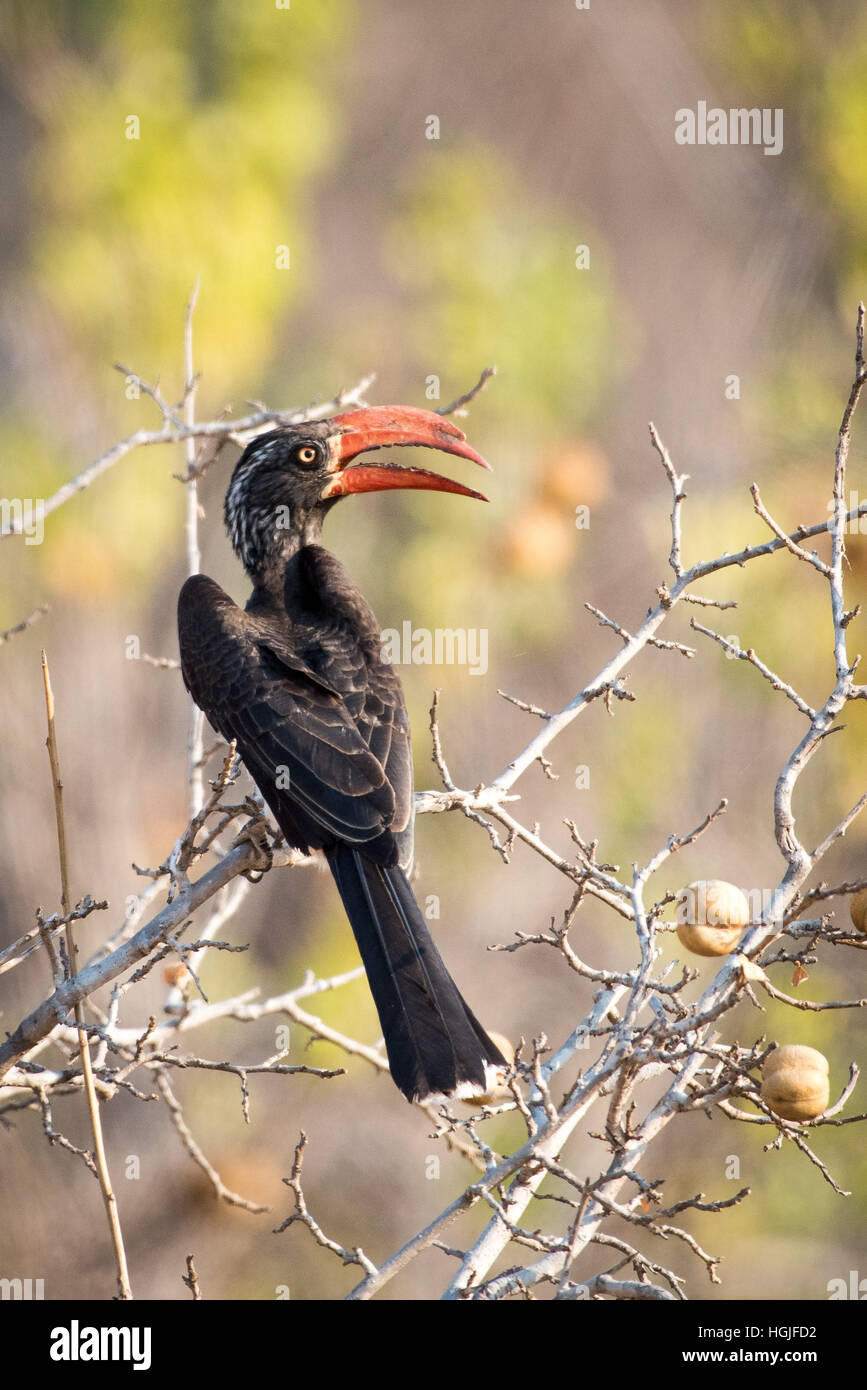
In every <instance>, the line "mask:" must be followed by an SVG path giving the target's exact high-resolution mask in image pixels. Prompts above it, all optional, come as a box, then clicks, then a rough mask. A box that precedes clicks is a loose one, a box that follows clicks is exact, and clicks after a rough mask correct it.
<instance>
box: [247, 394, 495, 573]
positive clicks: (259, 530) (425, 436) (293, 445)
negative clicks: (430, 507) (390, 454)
mask: <svg viewBox="0 0 867 1390" xmlns="http://www.w3.org/2000/svg"><path fill="white" fill-rule="evenodd" d="M389 444H401V445H414V446H422V447H424V448H428V449H439V450H440V451H441V452H442V453H446V454H457V455H459V457H461V458H465V459H469V460H470V461H471V462H472V463H477V464H479V465H480V467H482V468H489V467H490V465H489V464H487V463H486V462H485V460H484V459H483V458H482V456H481V455H480V454H477V453H476V451H475V449H471V448H470V446H469V445H468V444H467V442H466V435H465V434H464V433H463V431H462V430H459V429H458V427H457V425H454V424H452V422H451V421H450V420H447V419H445V418H444V417H443V416H442V415H437V414H436V413H435V412H433V411H430V410H419V409H417V408H416V407H414V406H404V405H384V406H375V407H370V408H364V409H361V410H352V411H349V412H348V413H346V414H344V415H335V416H333V417H332V419H330V420H317V421H307V422H305V423H304V424H299V425H280V426H279V427H278V428H277V429H274V430H269V432H268V433H267V434H260V435H258V436H257V437H256V438H255V439H254V440H253V441H252V442H251V443H250V444H248V445H247V447H246V449H245V450H244V452H243V454H242V455H241V457H240V459H239V460H238V462H237V464H236V466H235V471H234V473H233V474H232V480H231V482H230V483H229V488H228V491H227V492H226V502H225V507H224V516H225V521H226V529H227V531H228V532H229V535H230V537H231V540H232V545H233V546H234V548H235V551H236V552H237V554H238V556H239V557H240V559H241V560H242V561H243V563H244V566H245V568H246V569H247V571H248V572H249V573H250V574H256V573H258V571H259V570H261V568H262V567H263V565H265V564H266V563H267V562H268V561H269V560H273V559H274V558H278V557H280V556H282V555H284V554H290V553H292V552H293V551H294V550H296V549H298V547H299V546H301V545H306V544H310V543H312V542H315V541H317V540H318V538H319V535H320V532H321V529H322V522H323V520H324V518H325V515H326V513H327V512H328V511H329V510H330V509H331V507H333V506H334V503H335V502H337V501H338V500H339V499H340V498H341V497H346V496H348V495H349V494H350V493H353V492H384V491H386V490H387V489H390V488H420V489H424V490H427V491H433V492H454V493H457V494H458V495H459V496H461V497H475V498H478V499H479V501H482V502H484V501H486V500H487V499H486V498H485V497H483V496H482V494H481V493H480V492H474V491H473V490H472V488H468V487H464V486H463V484H462V483H456V482H454V481H453V480H452V479H451V478H444V477H442V476H441V475H440V474H438V473H431V472H428V470H427V469H424V468H408V467H402V466H400V465H399V464H371V463H355V462H354V460H355V459H357V458H358V457H359V455H360V454H365V453H367V452H368V451H369V450H371V449H382V448H384V447H385V446H386V445H389Z"/></svg>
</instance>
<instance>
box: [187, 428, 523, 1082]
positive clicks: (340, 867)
mask: <svg viewBox="0 0 867 1390" xmlns="http://www.w3.org/2000/svg"><path fill="white" fill-rule="evenodd" d="M389 444H414V445H426V446H427V447H428V448H432V449H440V450H442V451H443V452H445V453H450V454H458V455H460V457H462V458H466V459H470V460H471V461H472V462H474V463H478V464H481V465H482V467H485V468H487V467H488V464H486V463H485V461H484V459H483V458H481V457H480V456H479V455H478V454H477V453H476V452H475V451H474V450H473V449H471V448H470V447H469V445H468V444H467V443H466V436H465V435H464V434H463V433H462V431H461V430H459V429H458V428H457V426H456V425H453V424H452V423H451V422H450V421H448V420H445V419H443V417H442V416H440V415H436V414H433V413H432V412H430V411H427V410H418V409H414V408H411V407H406V406H383V407H380V408H376V409H361V410H354V411H351V412H349V413H347V414H344V415H336V416H334V418H333V419H330V420H323V421H320V422H316V423H311V422H308V423H305V424H302V425H281V426H280V427H279V428H277V429H274V430H271V431H270V432H269V433H267V434H262V435H259V436H258V437H257V438H256V439H254V440H253V441H252V443H251V444H248V446H247V448H246V449H245V450H244V452H243V454H242V455H241V458H240V459H239V461H238V463H237V465H236V467H235V471H234V473H233V474H232V479H231V482H230V484H229V489H228V491H227V493H226V502H225V513H224V514H225V521H226V528H227V530H228V532H229V535H230V537H231V540H232V545H233V547H234V549H235V551H236V553H237V554H238V556H239V558H240V559H241V560H242V561H243V564H244V567H245V569H246V571H247V574H248V575H249V577H250V579H251V580H252V583H253V586H254V587H253V593H252V594H251V596H250V599H249V601H248V603H247V606H246V608H245V609H244V610H241V609H240V608H238V606H237V605H236V604H235V603H234V602H233V601H232V599H231V598H229V596H228V594H226V593H225V592H224V590H223V589H221V588H220V586H219V584H216V583H215V582H214V580H213V579H208V578H207V576H205V575H201V574H198V575H194V576H193V577H192V578H190V579H188V580H187V581H186V583H185V584H184V586H183V588H182V590H181V594H180V599H179V603H178V628H179V636H180V650H181V666H182V670H183V676H184V681H185V683H186V686H187V689H188V690H189V692H190V694H191V695H192V697H193V699H194V700H195V701H196V704H197V705H199V706H200V708H201V709H203V710H204V712H205V714H206V715H207V716H208V719H209V720H210V722H211V724H212V725H213V726H214V728H215V729H216V730H217V731H218V732H219V733H221V734H222V735H223V737H224V738H225V739H228V740H232V739H235V740H237V748H238V752H239V753H240V755H241V757H242V758H243V761H244V763H245V765H246V767H247V770H248V772H249V773H250V775H251V777H252V778H253V780H254V782H255V783H256V785H257V786H258V788H259V790H260V791H261V793H262V795H263V797H264V798H265V800H266V801H267V803H268V805H269V806H270V808H271V810H272V811H273V813H274V816H275V817H276V819H277V822H278V824H279V826H280V828H281V830H282V831H283V834H284V835H285V837H286V839H287V841H288V843H289V844H290V845H293V846H295V847H296V848H298V849H300V850H304V851H308V850H311V849H321V850H322V851H323V853H324V855H325V858H326V859H327V861H328V865H329V867H330V869H331V872H332V874H333V875H334V878H335V880H336V882H337V887H338V890H339V892H340V896H341V898H342V899H343V905H344V907H345V908H346V912H347V915H348V917H349V920H350V923H351V924H352V929H353V931H354V933H355V939H356V941H357V942H358V947H359V950H360V952H361V958H362V960H363V962H364V967H365V970H366V971H367V978H368V981H369V983H370V988H371V991H372V993H373V998H374V1002H375V1004H376V1008H377V1012H378V1014H379V1019H380V1023H381V1025H382V1031H383V1035H384V1037H385V1045H386V1049H387V1051H388V1060H389V1064H390V1066H391V1073H392V1076H393V1078H394V1081H395V1083H396V1084H397V1086H399V1087H400V1089H401V1091H402V1092H403V1093H404V1095H405V1096H406V1097H407V1098H408V1099H409V1100H414V1099H416V1098H418V1099H422V1098H424V1097H425V1096H427V1095H430V1094H432V1093H440V1094H445V1095H455V1094H458V1095H460V1094H470V1093H472V1092H473V1091H479V1090H482V1091H483V1090H485V1089H486V1088H488V1087H489V1085H490V1082H491V1080H492V1075H491V1071H490V1069H491V1068H497V1067H501V1066H504V1065H505V1063H504V1061H503V1057H502V1055H501V1053H500V1052H499V1050H498V1049H497V1048H496V1047H495V1046H494V1044H493V1043H492V1042H491V1040H490V1038H489V1037H488V1036H487V1034H486V1033H485V1031H484V1029H483V1028H482V1026H481V1024H480V1023H479V1022H478V1020H477V1019H476V1018H475V1017H474V1015H473V1014H472V1013H471V1011H470V1009H469V1008H468V1006H467V1005H466V1003H465V1002H464V1000H463V999H462V998H461V995H460V994H459V992H458V989H457V987H456V985H455V983H454V981H453V980H452V978H451V976H450V975H449V972H448V970H447V969H446V967H445V965H444V964H443V961H442V960H441V958H440V955H439V952H438V951H437V949H436V946H435V945H434V942H433V939H432V937H431V935H430V932H429V931H428V928H427V926H426V924H425V920H424V918H423V916H422V913H421V910H420V909H419V906H418V904H417V902H416V900H415V897H414V896H413V892H412V889H411V888H410V886H409V882H408V879H407V875H408V873H409V871H410V868H411V866H412V841H413V781H412V752H411V748H410V737H409V721H408V719H407V713H406V706H405V704H404V699H403V692H402V690H401V686H400V681H399V680H398V677H397V675H396V673H395V671H394V670H393V669H392V667H391V665H390V664H389V663H388V662H387V661H385V660H384V659H383V655H382V639H381V635H380V631H379V625H378V624H377V621H376V618H375V617H374V615H373V612H372V610H371V609H370V607H369V606H368V604H367V603H366V601H365V599H364V598H363V597H362V595H361V594H360V593H359V591H358V590H357V589H356V588H354V586H353V585H352V584H351V583H350V581H349V578H348V576H347V574H346V571H345V570H344V568H343V566H342V565H341V564H340V562H339V560H337V559H335V557H334V556H333V555H331V554H330V553H329V552H328V551H327V550H325V549H324V548H323V547H322V546H321V545H320V543H319V541H320V535H321V532H322V523H323V521H324V520H325V516H326V514H327V513H328V512H329V511H330V510H331V508H332V507H333V506H334V504H335V502H336V501H337V499H338V498H340V497H343V496H346V495H347V494H349V493H353V492H375V491H382V490H384V489H386V488H426V489H431V490H434V491H438V492H454V493H459V494H461V495H463V496H465V497H476V498H480V500H482V501H484V500H485V499H484V498H483V497H481V494H480V493H477V492H473V491H472V490H471V489H470V488H466V487H463V486H462V485H461V484H460V483H456V482H453V481H451V480H450V479H448V478H442V477H440V476H439V475H438V474H436V473H430V472H427V471H426V470H424V469H421V468H403V467H397V466H394V465H385V466H374V465H373V464H370V463H356V464H353V462H352V460H353V459H355V458H357V457H358V455H359V454H362V453H365V452H366V451H367V450H369V449H378V448H381V447H383V446H384V445H389Z"/></svg>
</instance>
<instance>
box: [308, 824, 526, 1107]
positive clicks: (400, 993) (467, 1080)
mask: <svg viewBox="0 0 867 1390" xmlns="http://www.w3.org/2000/svg"><path fill="white" fill-rule="evenodd" d="M325 855H326V858H327V860H328V863H329V866H330V868H331V872H332V873H333V875H334V878H335V880H336V883H337V887H338V889H339V890H340V896H341V898H342V899H343V905H344V907H345V908H346V913H347V916H348V917H349V921H350V923H351V925H352V930H353V931H354V933H355V939H356V941H357V942H358V949H359V951H360V952H361V959H362V960H363V962H364V968H365V970H366V971H367V979H368V981H369V984H370V989H371V993H372V994H373V999H374V1003H375V1004H376V1010H377V1013H378V1014H379V1021H380V1024H381V1025H382V1032H383V1036H384V1038H385V1046H386V1050H387V1052H388V1061H389V1065H390V1067H391V1074H392V1077H393V1078H394V1081H395V1084H396V1085H397V1086H399V1087H400V1089H401V1091H403V1094H404V1095H405V1096H406V1098H407V1100H410V1101H412V1100H416V1099H418V1100H423V1099H424V1097H425V1096H427V1095H430V1093H431V1092H439V1093H442V1094H443V1095H452V1094H454V1093H456V1092H457V1093H458V1094H460V1092H461V1090H462V1089H465V1091H466V1093H467V1094H469V1093H470V1092H471V1091H473V1090H481V1091H485V1090H487V1089H489V1088H490V1082H491V1076H490V1075H489V1074H488V1075H486V1067H503V1066H505V1061H504V1059H503V1056H502V1054H501V1053H500V1051H499V1050H498V1048H496V1047H495V1046H494V1044H493V1043H492V1042H491V1040H490V1038H489V1037H488V1035H487V1033H486V1032H485V1030H484V1028H483V1027H482V1025H481V1024H480V1023H479V1021H478V1019H477V1018H475V1017H474V1015H473V1014H472V1012H471V1011H470V1009H469V1007H468V1006H467V1004H466V1003H465V1002H464V1000H463V999H462V998H461V995H460V994H459V992H458V988H457V985H456V984H455V982H454V980H453V979H452V977H451V975H450V974H449V972H448V970H447V969H446V967H445V965H444V964H443V961H442V958H441V956H440V954H439V951H438V950H437V948H436V946H435V945H434V942H433V938H432V937H431V934H430V932H429V931H428V929H427V925H426V923H425V920H424V918H423V916H422V914H421V909H420V908H419V905H418V903H417V902H416V900H415V897H414V896H413V892H412V889H411V888H410V886H409V883H408V882H407V879H406V875H405V874H404V873H403V871H402V870H401V869H399V868H398V867H397V866H396V865H395V866H390V867H384V866H383V865H381V864H375V863H373V862H372V861H371V860H370V859H366V858H365V856H364V855H363V854H360V853H359V851H358V850H355V849H352V848H351V847H350V846H349V845H335V846H333V847H331V848H329V849H326V851H325ZM462 1083H463V1087H462Z"/></svg>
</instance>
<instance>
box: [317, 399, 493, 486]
mask: <svg viewBox="0 0 867 1390" xmlns="http://www.w3.org/2000/svg"><path fill="white" fill-rule="evenodd" d="M331 423H332V424H333V425H334V426H335V428H336V430H339V431H340V442H339V445H338V448H337V451H336V452H337V462H336V465H335V475H334V477H333V478H332V479H331V481H330V482H329V483H327V484H326V486H325V488H324V489H323V491H322V498H323V500H325V499H326V498H330V497H345V496H347V495H348V494H349V493H351V492H385V491H386V490H387V489H389V488H420V489H425V490H429V491H431V492H455V493H458V494H459V495H460V496H461V497H475V498H477V499H478V500H479V501H480V502H487V500H488V499H487V497H485V496H483V495H482V493H481V492H474V491H473V489H472V488H469V487H464V485H463V484H462V483H456V482H454V481H453V480H452V479H451V478H443V477H441V476H440V474H439V473H430V472H428V470H427V469H426V468H402V467H401V466H400V465H399V464H380V465H374V464H369V463H357V464H354V465H353V464H352V460H353V459H354V458H357V457H358V455H359V454H364V453H367V451H368V450H369V449H382V448H385V446H386V445H388V444H403V445H407V444H409V445H420V446H422V447H423V448H426V449H439V450H440V452H441V453H444V454H457V455H458V456H459V457H460V458H465V459H469V460H470V462H471V463H477V464H478V465H479V467H480V468H487V469H490V467H491V465H490V464H489V463H486V462H485V460H484V459H483V458H482V456H481V454H477V453H476V451H475V449H471V448H470V446H469V444H467V439H466V435H465V434H464V432H463V430H459V429H458V427H457V425H454V424H452V422H451V421H450V420H446V419H445V418H444V417H443V416H442V415H437V414H436V413H435V412H434V411H432V410H419V409H417V408H416V407H415V406H410V405H382V406H375V407H372V408H370V409H365V410H351V411H348V412H347V414H345V415H335V416H334V418H333V420H332V421H331ZM350 465H351V466H350Z"/></svg>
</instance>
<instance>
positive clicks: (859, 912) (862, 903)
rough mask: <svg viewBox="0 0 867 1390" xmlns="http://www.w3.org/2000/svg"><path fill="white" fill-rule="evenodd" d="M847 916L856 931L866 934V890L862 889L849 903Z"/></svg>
mask: <svg viewBox="0 0 867 1390" xmlns="http://www.w3.org/2000/svg"><path fill="white" fill-rule="evenodd" d="M849 916H850V917H851V918H852V925H853V927H854V928H855V930H856V931H860V932H867V888H862V889H861V891H860V893H856V894H855V896H854V897H853V898H852V900H851V901H850V903H849Z"/></svg>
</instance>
